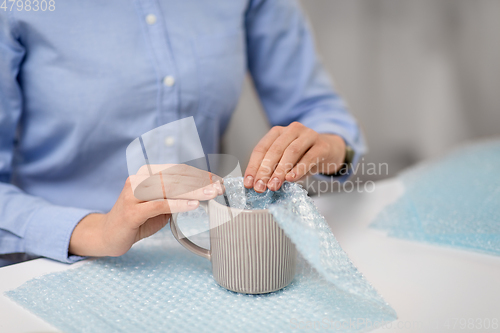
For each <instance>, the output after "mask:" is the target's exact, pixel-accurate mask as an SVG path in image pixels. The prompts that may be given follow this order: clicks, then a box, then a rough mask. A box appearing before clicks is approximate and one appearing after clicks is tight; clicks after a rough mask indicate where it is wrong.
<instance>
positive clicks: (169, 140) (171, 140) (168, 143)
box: [165, 136, 175, 147]
mask: <svg viewBox="0 0 500 333" xmlns="http://www.w3.org/2000/svg"><path fill="white" fill-rule="evenodd" d="M174 143H175V139H174V138H173V137H171V136H167V137H166V138H165V146H167V147H172V146H173V145H174Z"/></svg>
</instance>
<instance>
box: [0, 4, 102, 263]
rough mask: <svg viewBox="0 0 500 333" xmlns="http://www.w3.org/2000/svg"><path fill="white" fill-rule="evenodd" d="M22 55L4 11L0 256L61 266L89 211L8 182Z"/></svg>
mask: <svg viewBox="0 0 500 333" xmlns="http://www.w3.org/2000/svg"><path fill="white" fill-rule="evenodd" d="M25 54H26V51H25V49H24V47H23V46H22V44H21V43H20V42H19V40H18V38H16V30H15V25H14V22H13V21H12V20H11V19H10V17H9V16H8V12H6V13H1V12H0V254H6V253H18V252H22V253H29V254H33V255H37V256H43V257H48V258H52V259H55V260H58V261H62V262H68V263H71V262H75V261H77V260H80V259H82V257H78V256H70V255H68V246H69V240H70V237H71V234H72V232H73V229H74V228H75V226H76V225H77V224H78V222H79V221H80V220H81V219H82V218H83V217H85V216H86V215H88V214H90V213H91V212H92V211H89V210H85V209H80V208H73V207H60V206H56V205H53V204H51V203H49V202H47V201H45V200H43V199H42V198H38V197H35V196H32V195H29V194H27V193H25V192H23V191H21V190H20V189H19V188H18V187H16V186H14V185H12V184H11V176H12V163H13V154H14V147H15V142H16V140H17V134H16V133H17V127H18V123H19V119H20V117H21V113H22V100H23V99H22V91H21V88H20V86H19V83H18V75H19V68H20V66H21V63H22V60H23V58H24V56H25Z"/></svg>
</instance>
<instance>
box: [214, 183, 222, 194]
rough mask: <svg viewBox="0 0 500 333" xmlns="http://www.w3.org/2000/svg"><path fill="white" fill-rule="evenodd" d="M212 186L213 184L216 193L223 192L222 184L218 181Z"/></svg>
mask: <svg viewBox="0 0 500 333" xmlns="http://www.w3.org/2000/svg"><path fill="white" fill-rule="evenodd" d="M213 186H214V188H215V190H216V191H217V194H218V195H221V194H223V193H224V192H223V191H222V185H221V184H220V183H219V182H217V183H215V184H214V185H213Z"/></svg>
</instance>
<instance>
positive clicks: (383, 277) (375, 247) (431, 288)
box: [0, 180, 500, 333]
mask: <svg viewBox="0 0 500 333" xmlns="http://www.w3.org/2000/svg"><path fill="white" fill-rule="evenodd" d="M403 191H404V189H403V186H402V184H401V183H399V182H398V181H397V180H386V181H383V182H379V183H377V184H376V189H375V191H374V192H373V193H367V192H365V193H354V192H353V193H334V194H328V195H322V196H320V197H316V198H315V202H316V205H317V206H318V208H319V210H320V211H321V213H322V214H323V215H324V216H325V217H326V219H327V221H328V223H329V225H330V227H331V228H332V230H333V233H334V234H335V236H336V237H337V239H338V241H339V242H340V245H341V246H342V248H343V249H344V250H345V251H346V252H347V254H348V255H349V257H350V258H351V260H352V261H353V262H354V264H355V265H356V266H357V267H358V269H359V270H360V271H361V272H362V273H363V274H364V275H365V277H366V278H367V279H368V281H369V282H370V283H371V284H372V285H373V286H374V287H375V288H376V289H377V290H378V291H379V293H380V294H382V296H383V297H384V298H385V300H386V301H387V302H388V303H389V304H391V305H392V307H393V308H394V309H395V310H396V312H397V313H398V316H399V320H398V321H396V322H393V323H392V325H391V326H390V327H389V326H388V327H387V328H381V329H379V330H377V331H378V332H386V331H387V330H388V329H389V331H404V332H430V331H433V332H453V331H460V332H466V331H482V332H493V331H499V330H500V328H497V330H493V329H492V328H490V329H489V330H484V329H483V330H481V329H477V330H476V328H478V327H479V325H480V324H481V325H486V324H488V323H490V327H491V323H492V320H493V319H496V320H497V323H498V321H499V320H500V305H499V304H500V303H499V300H500V257H497V256H491V255H485V254H479V253H474V252H469V251H463V250H456V249H451V248H446V247H440V246H433V245H428V244H422V243H418V242H411V241H406V240H401V239H396V238H390V237H387V236H385V235H384V234H383V233H381V232H380V231H377V230H373V229H370V228H368V224H369V223H370V221H371V220H372V218H373V217H374V216H375V215H376V214H377V213H378V212H379V211H380V210H381V209H382V208H383V207H384V206H385V205H387V204H388V203H390V202H393V201H394V200H396V199H397V198H398V197H399V196H400V195H401V194H402V193H403ZM79 264H81V263H77V264H73V265H66V264H62V263H58V262H55V261H52V260H48V259H36V260H32V261H28V262H25V263H20V264H16V265H12V266H7V267H3V268H0V332H5V333H10V332H58V331H57V329H55V328H54V327H53V326H51V325H49V324H48V323H46V322H44V321H43V320H42V319H40V318H38V317H36V316H35V315H33V314H31V313H30V312H28V311H27V310H25V309H24V308H22V307H21V306H19V305H17V304H16V303H15V302H13V301H11V300H10V299H8V298H7V297H5V296H4V295H3V292H4V291H7V290H11V289H14V288H16V287H18V286H20V285H21V284H23V283H24V282H26V281H28V280H30V279H32V278H34V277H37V276H41V275H43V274H46V273H50V272H56V271H61V270H64V269H68V268H70V267H75V265H79ZM464 319H465V322H467V324H466V327H465V329H463V328H462V327H461V323H462V324H463V323H464ZM460 320H462V321H460ZM471 320H472V321H471ZM448 325H449V326H448ZM467 325H472V326H470V327H474V329H469V328H468V327H469V326H467ZM497 327H498V326H497Z"/></svg>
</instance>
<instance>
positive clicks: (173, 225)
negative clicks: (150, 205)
mask: <svg viewBox="0 0 500 333" xmlns="http://www.w3.org/2000/svg"><path fill="white" fill-rule="evenodd" d="M200 206H201V207H203V208H204V209H205V211H207V213H208V202H207V201H204V202H201V201H200ZM177 215H178V213H175V214H172V219H171V221H170V230H172V235H174V237H175V239H177V241H178V242H179V243H180V244H181V245H182V246H184V247H185V248H186V249H188V250H189V251H191V252H193V253H194V254H197V255H199V256H201V257H203V258H206V259H208V260H210V257H211V255H210V250H207V249H204V248H202V247H201V246H198V245H196V244H195V243H193V242H191V241H190V240H189V239H188V238H187V237H186V236H184V234H183V233H182V231H180V229H179V226H178V225H177Z"/></svg>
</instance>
